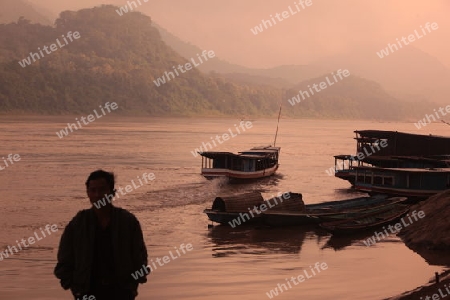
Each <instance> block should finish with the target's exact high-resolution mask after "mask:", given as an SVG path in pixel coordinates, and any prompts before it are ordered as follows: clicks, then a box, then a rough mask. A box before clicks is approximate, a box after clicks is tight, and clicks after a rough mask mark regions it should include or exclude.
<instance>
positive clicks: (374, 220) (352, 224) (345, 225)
mask: <svg viewBox="0 0 450 300" xmlns="http://www.w3.org/2000/svg"><path fill="white" fill-rule="evenodd" d="M408 210H409V208H408V206H407V205H403V204H395V205H393V206H389V207H386V208H385V209H383V210H379V211H377V212H370V213H366V214H363V215H360V216H359V217H356V218H352V219H348V220H340V221H334V222H325V223H321V224H320V225H319V226H320V227H322V228H323V229H325V230H327V231H330V232H332V233H333V234H351V233H356V232H361V231H366V230H370V229H375V228H378V227H381V226H383V225H387V224H389V223H391V222H394V221H396V220H398V219H400V218H401V217H402V216H403V215H405V214H406V213H407V212H408Z"/></svg>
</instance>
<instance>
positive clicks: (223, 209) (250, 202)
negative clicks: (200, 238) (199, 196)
mask: <svg viewBox="0 0 450 300" xmlns="http://www.w3.org/2000/svg"><path fill="white" fill-rule="evenodd" d="M261 204H264V198H263V197H262V195H261V193H256V192H251V193H244V194H240V195H235V196H220V197H216V198H215V199H214V201H213V205H212V208H211V209H205V210H204V211H203V212H204V213H205V214H206V215H207V216H208V218H209V219H210V220H211V221H213V222H216V223H220V224H229V225H231V224H234V223H233V221H234V220H239V223H240V224H241V217H242V218H243V220H244V222H242V224H252V223H257V222H259V221H260V218H261V216H260V215H257V214H254V217H250V216H249V211H248V210H249V208H253V207H254V206H257V207H260V206H261ZM246 215H247V216H246ZM240 224H238V225H240Z"/></svg>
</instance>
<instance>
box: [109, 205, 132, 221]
mask: <svg viewBox="0 0 450 300" xmlns="http://www.w3.org/2000/svg"><path fill="white" fill-rule="evenodd" d="M114 210H115V211H116V213H117V215H119V216H120V217H121V218H124V219H127V220H129V221H135V222H138V219H137V218H136V216H135V215H134V214H133V213H132V212H129V211H128V210H126V209H124V208H121V207H114Z"/></svg>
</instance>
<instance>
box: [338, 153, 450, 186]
mask: <svg viewBox="0 0 450 300" xmlns="http://www.w3.org/2000/svg"><path fill="white" fill-rule="evenodd" d="M354 167H379V168H408V169H410V168H411V169H412V168H420V169H425V168H447V167H450V161H449V160H447V159H445V158H437V157H435V158H426V157H417V156H378V155H372V156H368V157H364V159H363V160H358V159H357V157H356V156H353V155H335V156H334V170H335V173H334V176H335V177H337V178H340V179H343V180H347V181H348V182H350V183H351V184H352V185H355V176H356V170H355V168H354Z"/></svg>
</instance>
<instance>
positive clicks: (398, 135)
mask: <svg viewBox="0 0 450 300" xmlns="http://www.w3.org/2000/svg"><path fill="white" fill-rule="evenodd" d="M354 132H355V134H356V137H355V139H356V141H357V147H356V151H357V152H363V151H364V149H366V151H367V150H369V149H368V147H371V148H372V151H370V150H369V151H370V152H371V153H372V154H373V153H374V152H376V155H377V156H390V155H399V156H422V157H424V156H433V155H446V154H450V137H444V136H438V135H423V134H413V133H405V132H398V131H384V130H355V131H354ZM383 141H384V142H385V143H387V146H385V147H382V144H381V142H383ZM380 144H381V147H380ZM374 147H375V148H374ZM374 150H375V151H374Z"/></svg>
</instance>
